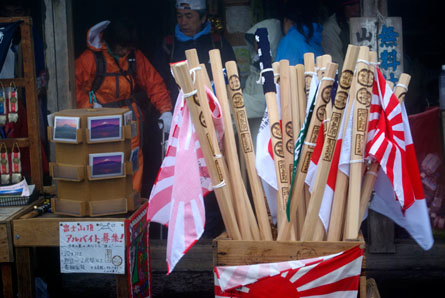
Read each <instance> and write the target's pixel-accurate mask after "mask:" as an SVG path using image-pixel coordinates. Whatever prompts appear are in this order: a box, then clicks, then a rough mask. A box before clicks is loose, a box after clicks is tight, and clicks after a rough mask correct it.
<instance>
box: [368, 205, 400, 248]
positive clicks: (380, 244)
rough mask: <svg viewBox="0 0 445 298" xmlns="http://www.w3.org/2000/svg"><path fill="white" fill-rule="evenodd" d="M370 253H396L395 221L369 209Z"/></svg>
mask: <svg viewBox="0 0 445 298" xmlns="http://www.w3.org/2000/svg"><path fill="white" fill-rule="evenodd" d="M368 231H369V242H368V249H369V252H370V253H395V252H396V247H395V245H394V222H393V221H392V220H390V219H389V218H387V217H386V216H384V215H381V214H379V213H377V212H374V211H372V210H369V213H368Z"/></svg>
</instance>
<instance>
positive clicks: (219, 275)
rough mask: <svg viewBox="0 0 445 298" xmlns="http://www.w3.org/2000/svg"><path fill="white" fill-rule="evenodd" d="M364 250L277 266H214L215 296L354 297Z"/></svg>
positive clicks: (255, 297)
mask: <svg viewBox="0 0 445 298" xmlns="http://www.w3.org/2000/svg"><path fill="white" fill-rule="evenodd" d="M363 253H364V250H363V249H361V248H360V246H355V247H353V248H351V249H348V250H346V251H343V252H340V253H337V254H332V255H328V256H323V257H318V258H311V259H304V260H296V261H289V262H280V263H267V264H255V265H243V266H218V267H215V270H214V271H215V297H217V298H220V297H246V298H248V297H251V298H266V297H267V298H269V297H280V298H290V297H318V298H334V297H346V298H349V297H350V298H352V297H354V298H355V297H357V293H358V287H359V282H360V273H361V267H362V260H363Z"/></svg>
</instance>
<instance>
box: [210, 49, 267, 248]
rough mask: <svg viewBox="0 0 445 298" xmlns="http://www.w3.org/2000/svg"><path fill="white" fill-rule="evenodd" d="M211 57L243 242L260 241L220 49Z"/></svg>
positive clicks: (226, 156) (225, 148)
mask: <svg viewBox="0 0 445 298" xmlns="http://www.w3.org/2000/svg"><path fill="white" fill-rule="evenodd" d="M209 56H210V64H211V68H212V74H213V82H214V84H215V92H216V97H217V98H218V101H219V104H220V106H221V110H222V117H223V121H224V136H223V144H224V155H225V158H226V161H227V166H228V168H229V174H230V175H229V177H230V181H231V186H232V194H233V199H234V201H233V205H234V207H235V214H236V215H237V219H238V225H239V228H240V232H241V236H242V238H243V240H259V239H260V232H259V229H258V224H257V222H256V219H255V216H254V214H253V210H252V206H251V205H250V201H249V197H248V195H247V190H246V187H245V185H244V181H243V179H242V176H241V169H240V166H239V158H238V152H237V149H236V143H235V133H234V132H233V125H232V117H231V113H230V108H229V102H228V98H227V87H226V83H225V80H224V74H223V67H222V61H221V54H220V51H219V50H218V49H214V50H210V51H209ZM245 116H246V118H245V121H247V115H245ZM251 230H252V231H251Z"/></svg>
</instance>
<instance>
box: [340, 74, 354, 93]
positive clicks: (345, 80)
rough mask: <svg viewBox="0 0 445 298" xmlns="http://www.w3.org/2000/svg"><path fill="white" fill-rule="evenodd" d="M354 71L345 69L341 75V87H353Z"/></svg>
mask: <svg viewBox="0 0 445 298" xmlns="http://www.w3.org/2000/svg"><path fill="white" fill-rule="evenodd" d="M353 75H354V74H353V73H352V71H350V70H344V71H343V72H342V73H341V77H340V82H339V84H340V87H341V88H343V89H345V90H347V89H349V88H350V87H351V83H352V77H353Z"/></svg>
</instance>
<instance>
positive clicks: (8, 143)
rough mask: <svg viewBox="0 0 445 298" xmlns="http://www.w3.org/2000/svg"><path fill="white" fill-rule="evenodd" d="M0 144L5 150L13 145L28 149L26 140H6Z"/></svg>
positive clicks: (27, 140)
mask: <svg viewBox="0 0 445 298" xmlns="http://www.w3.org/2000/svg"><path fill="white" fill-rule="evenodd" d="M0 143H4V144H5V145H6V147H7V148H12V146H13V145H14V144H18V145H19V147H20V148H25V147H29V139H28V138H8V139H2V140H1V141H0Z"/></svg>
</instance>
